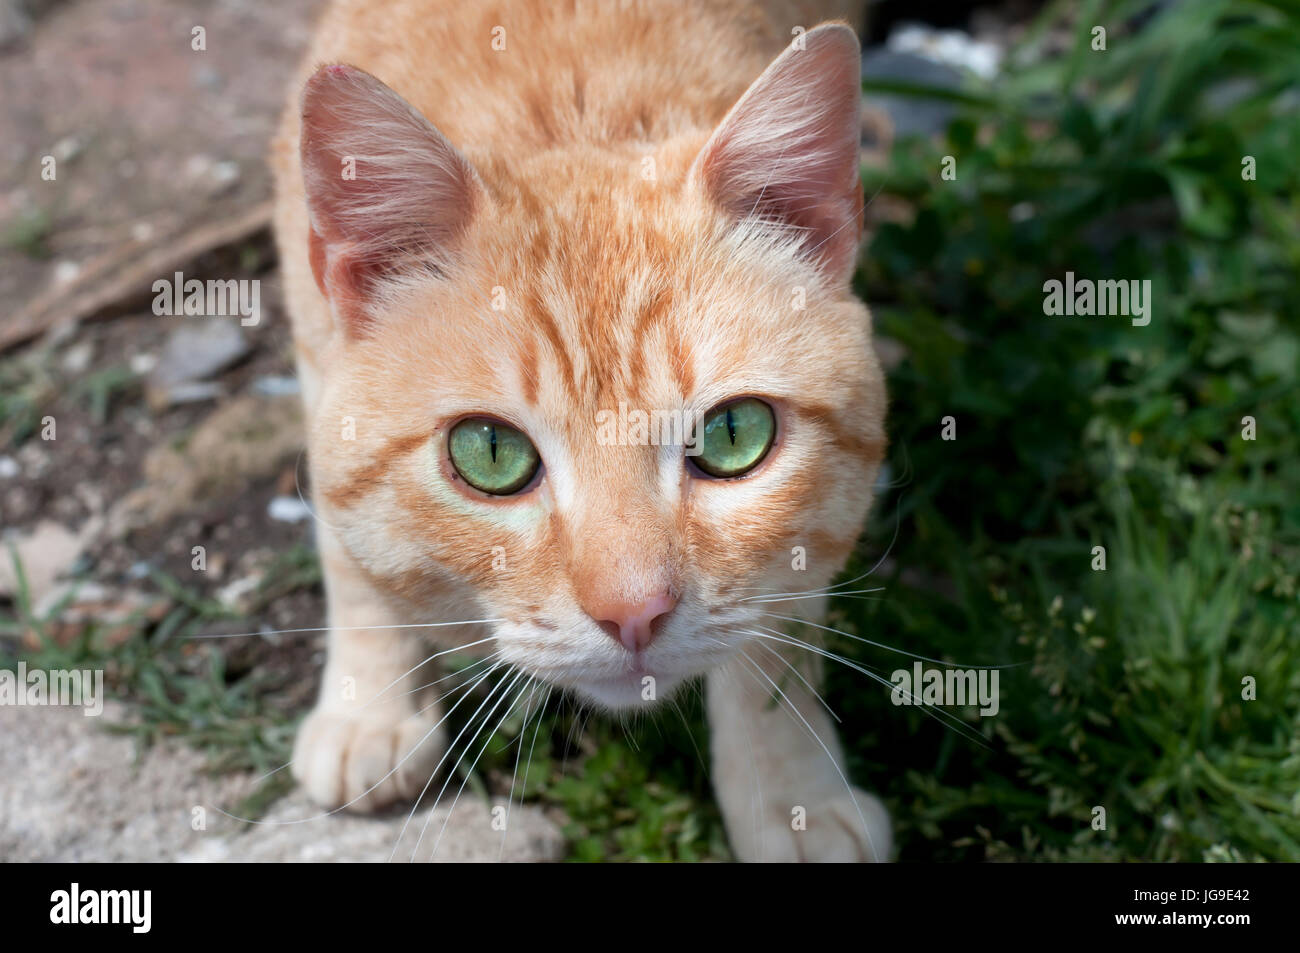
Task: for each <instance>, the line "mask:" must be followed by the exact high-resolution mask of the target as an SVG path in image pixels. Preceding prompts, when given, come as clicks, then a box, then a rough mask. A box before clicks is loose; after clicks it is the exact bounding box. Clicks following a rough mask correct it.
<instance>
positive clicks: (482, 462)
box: [447, 417, 541, 496]
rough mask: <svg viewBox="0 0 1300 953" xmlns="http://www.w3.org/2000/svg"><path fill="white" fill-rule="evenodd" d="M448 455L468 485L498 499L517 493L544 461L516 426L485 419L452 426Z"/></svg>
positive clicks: (476, 419)
mask: <svg viewBox="0 0 1300 953" xmlns="http://www.w3.org/2000/svg"><path fill="white" fill-rule="evenodd" d="M447 452H448V453H449V454H450V455H451V465H452V466H453V467H455V468H456V472H457V473H459V474H460V475H461V476H462V477H463V478H464V479H465V482H466V483H468V484H469V485H470V486H472V487H474V488H475V489H477V490H482V491H483V492H484V493H491V494H493V495H495V496H509V495H510V494H511V493H518V492H519V491H520V490H522V489H523V488H524V487H525V486H527V485H528V483H529V481H531V480H532V478H533V474H535V473H536V472H537V465H538V463H540V462H541V461H540V458H539V457H538V456H537V450H536V448H534V447H533V444H532V441H530V440H529V439H528V438H527V437H525V436H524V435H523V434H522V433H520V432H519V431H518V430H516V429H515V428H514V427H508V426H506V425H505V424H503V423H499V422H497V421H495V420H489V419H487V418H486V417H471V418H470V419H468V420H462V421H461V422H460V423H458V424H457V425H456V426H454V427H452V428H451V434H450V435H449V436H448V438H447Z"/></svg>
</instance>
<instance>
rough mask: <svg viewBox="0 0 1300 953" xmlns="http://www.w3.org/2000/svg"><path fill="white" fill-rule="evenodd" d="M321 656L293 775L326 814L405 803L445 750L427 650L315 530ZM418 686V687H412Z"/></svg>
mask: <svg viewBox="0 0 1300 953" xmlns="http://www.w3.org/2000/svg"><path fill="white" fill-rule="evenodd" d="M320 544H321V567H322V571H323V574H324V577H325V588H326V593H327V596H328V600H329V622H330V632H329V657H328V660H327V661H326V664H325V674H324V677H323V679H322V681H321V690H320V698H319V700H318V701H317V703H316V708H315V709H314V710H313V711H312V712H311V714H310V715H308V716H307V718H306V720H305V721H304V722H303V723H302V726H301V727H300V728H299V730H298V737H297V741H296V742H295V744H294V751H293V775H294V777H295V778H296V779H297V780H298V782H299V783H300V784H301V785H302V786H303V787H304V788H305V789H306V791H307V793H308V794H309V795H310V796H311V798H312V799H313V800H314V801H316V802H318V803H320V804H323V805H325V806H327V807H331V808H334V807H341V806H345V805H346V806H347V807H348V809H349V810H353V811H373V810H375V809H377V808H380V807H383V806H384V805H387V804H391V803H393V802H395V801H409V800H413V799H415V798H416V797H417V796H418V795H419V794H420V792H421V790H423V788H424V786H425V783H426V782H427V781H428V780H429V777H430V775H431V774H432V772H433V771H434V769H435V767H436V765H437V763H438V761H439V759H440V758H441V757H442V756H443V753H444V752H445V751H446V732H445V731H444V729H443V727H442V726H441V725H440V724H439V720H440V719H441V718H442V713H441V708H442V706H441V705H439V704H437V703H435V701H434V699H436V698H437V695H438V692H437V689H438V688H440V687H444V686H437V685H434V686H431V687H424V688H421V686H429V683H431V682H433V681H434V680H435V679H436V678H438V675H437V670H436V668H435V665H436V663H434V662H429V663H427V664H424V665H420V664H419V663H420V662H421V661H423V660H424V659H427V658H428V657H429V656H430V655H432V654H433V652H434V651H435V650H434V649H431V648H429V647H428V646H427V644H426V642H425V640H424V639H423V638H422V636H421V635H419V634H418V632H419V630H413V629H409V628H407V629H399V628H385V627H386V626H396V625H400V624H401V623H403V622H405V621H408V620H405V619H403V618H401V617H399V616H398V615H397V614H396V612H395V611H394V610H393V608H392V607H391V606H390V605H389V604H388V602H387V601H386V600H385V599H384V598H383V597H382V596H381V595H380V594H379V593H377V592H375V590H374V589H373V587H372V586H371V585H370V584H369V583H368V582H367V581H366V579H365V578H364V577H363V576H362V575H361V574H360V573H359V572H358V571H357V569H356V568H355V567H354V566H353V565H352V564H351V562H350V561H349V559H348V557H347V556H346V554H345V553H343V551H342V550H341V548H340V547H339V546H338V544H337V543H336V542H335V541H334V540H333V538H332V534H331V533H330V532H329V530H328V529H326V528H325V527H323V526H322V527H320ZM417 689H418V690H417Z"/></svg>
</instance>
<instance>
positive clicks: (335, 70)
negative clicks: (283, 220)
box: [301, 66, 484, 337]
mask: <svg viewBox="0 0 1300 953" xmlns="http://www.w3.org/2000/svg"><path fill="white" fill-rule="evenodd" d="M301 154H302V171H303V182H304V187H305V189H306V193H307V209H308V215H309V221H310V235H309V243H310V254H311V267H312V274H313V275H314V276H315V278H316V285H317V286H318V287H319V288H320V290H321V293H322V294H323V295H325V297H326V298H327V299H328V300H329V302H330V306H331V308H332V309H333V311H334V316H335V321H336V323H338V324H340V325H341V326H342V328H343V330H344V331H345V333H347V334H348V335H349V336H351V337H361V336H364V335H365V334H366V332H367V331H368V330H369V327H370V323H371V318H370V312H369V308H368V303H369V301H370V296H371V293H372V291H373V289H374V287H375V284H376V282H378V281H381V280H382V279H384V278H385V277H389V276H395V275H400V274H401V273H403V272H405V271H408V270H411V269H416V268H424V269H426V270H427V269H429V268H432V269H434V270H436V271H444V270H446V269H447V268H448V267H449V266H450V265H451V263H452V261H453V259H454V257H455V248H456V245H457V243H458V240H459V238H460V236H461V233H462V232H463V231H464V229H465V226H466V225H467V224H468V223H469V221H470V219H471V217H472V216H473V214H474V210H475V208H476V206H477V205H478V204H479V203H480V202H481V201H482V198H483V195H484V191H483V187H482V184H481V183H480V181H479V178H478V176H477V174H476V173H475V172H474V169H473V167H472V166H471V165H470V164H469V161H468V160H467V159H466V158H465V157H464V156H463V155H461V154H460V152H458V151H457V150H456V148H455V147H454V146H453V145H452V144H451V143H450V142H448V141H447V139H446V138H445V137H444V136H443V135H442V133H440V132H439V131H438V130H437V129H435V128H434V127H433V126H432V125H431V124H430V123H429V121H428V120H427V119H425V118H424V117H423V116H421V115H420V114H419V113H418V112H417V111H416V110H415V109H414V108H413V107H412V106H411V105H410V104H409V103H408V102H407V101H406V100H404V99H403V98H402V97H401V96H399V95H397V93H395V92H393V90H391V89H390V88H389V87H388V86H386V85H384V84H383V83H382V82H380V81H379V80H378V79H376V78H375V77H373V76H371V75H370V74H369V73H367V72H365V71H363V70H359V69H356V68H354V67H351V66H324V67H322V68H321V69H319V70H317V71H316V73H315V74H314V75H313V76H312V77H311V79H310V80H308V81H307V86H306V89H305V90H304V91H303V97H302V144H301Z"/></svg>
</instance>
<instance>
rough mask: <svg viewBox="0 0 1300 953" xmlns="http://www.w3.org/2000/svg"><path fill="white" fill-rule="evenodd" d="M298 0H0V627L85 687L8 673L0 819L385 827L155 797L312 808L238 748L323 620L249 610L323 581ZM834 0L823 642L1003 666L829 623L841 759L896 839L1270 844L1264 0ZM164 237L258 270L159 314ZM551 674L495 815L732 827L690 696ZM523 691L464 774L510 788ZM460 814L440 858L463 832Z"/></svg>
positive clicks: (914, 851) (372, 840) (1282, 847)
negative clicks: (849, 493)
mask: <svg viewBox="0 0 1300 953" xmlns="http://www.w3.org/2000/svg"><path fill="white" fill-rule="evenodd" d="M321 6H322V4H321V3H320V2H318V0H282V2H277V3H275V4H266V3H260V2H254V0H218V2H200V0H169V2H165V0H94V2H91V0H0V90H2V92H0V302H3V304H0V525H2V527H3V529H2V532H3V545H2V548H0V667H8V668H13V667H14V666H15V665H16V664H17V663H18V661H19V660H22V661H25V662H26V663H27V664H28V665H29V666H40V667H45V668H94V669H102V670H103V671H104V672H105V677H106V681H107V686H108V691H109V694H110V696H111V697H112V699H113V702H112V704H111V705H110V707H109V710H108V711H107V712H106V713H105V716H104V717H102V718H100V719H86V718H83V717H82V716H81V715H80V713H78V712H70V711H55V710H50V709H45V710H35V709H28V710H23V709H19V708H13V707H0V859H45V860H56V859H68V860H76V859H94V860H107V859H163V860H169V859H223V858H227V857H240V858H249V859H325V858H330V857H339V858H341V859H384V858H385V857H387V856H388V853H389V851H390V850H392V849H393V847H394V842H395V838H396V837H397V836H398V835H397V831H398V829H399V828H400V826H401V822H402V820H403V819H404V817H405V812H402V813H400V814H398V815H397V816H396V817H390V818H380V819H378V820H364V819H352V818H347V819H344V818H332V819H330V820H329V821H328V822H320V823H318V824H307V825H298V826H297V827H294V826H292V825H290V826H288V827H277V828H265V827H263V828H257V829H255V830H253V831H251V832H250V830H249V829H247V828H246V827H245V826H243V825H240V824H237V823H235V822H234V821H231V820H229V819H228V818H225V817H222V816H220V811H214V812H212V819H211V827H210V828H204V829H199V830H196V829H195V828H194V825H193V824H192V823H191V820H192V814H191V812H192V809H193V807H194V806H195V805H216V806H217V807H219V808H220V810H221V811H229V812H230V813H231V814H233V815H236V816H237V817H243V818H262V819H266V818H270V819H276V818H279V819H287V818H289V817H299V816H308V815H309V814H310V813H311V811H310V809H309V808H307V807H306V806H305V803H304V802H302V801H301V800H299V799H298V798H299V796H298V795H296V794H293V793H292V792H291V789H292V785H291V783H290V781H289V779H288V772H287V771H283V770H281V771H278V772H277V771H275V769H277V768H279V767H280V766H281V765H283V764H284V763H285V762H286V761H287V760H288V756H289V751H290V746H291V742H292V737H293V730H294V726H295V724H296V722H297V720H298V718H299V717H300V716H301V715H302V714H303V713H304V711H305V708H306V706H308V705H309V704H310V702H311V700H312V698H313V697H314V693H315V687H316V680H317V678H318V674H319V665H320V662H321V646H322V639H321V636H320V634H319V633H316V632H284V631H283V630H288V629H300V628H313V627H318V626H319V625H321V623H322V620H323V617H324V616H323V605H322V599H321V592H320V576H319V569H318V566H317V562H316V556H315V550H314V545H313V541H312V531H311V517H310V514H309V513H308V511H307V509H306V507H305V505H304V504H303V503H302V499H301V496H300V491H303V492H305V489H306V467H305V465H304V461H302V460H301V449H302V435H301V419H300V414H299V411H298V407H297V400H298V396H297V382H296V380H295V378H294V375H293V370H292V350H291V345H290V339H289V333H288V327H287V321H286V318H285V315H284V313H283V310H282V307H281V304H280V299H279V293H278V284H277V269H276V261H275V254H274V250H273V247H272V244H271V241H270V236H269V232H268V225H267V222H268V217H269V207H268V204H267V203H268V200H269V197H270V184H269V175H268V172H267V170H266V167H265V161H264V157H265V153H266V148H267V143H268V141H269V137H270V134H271V131H272V129H273V126H274V124H275V122H276V119H277V116H278V112H279V109H280V107H281V105H282V103H283V101H284V96H285V92H286V86H285V84H286V83H287V82H288V78H289V76H290V74H291V72H292V71H293V69H294V67H295V66H296V63H297V60H298V57H299V55H300V54H301V51H302V50H303V49H304V48H305V45H306V42H307V39H308V37H309V36H310V27H311V23H312V20H313V17H314V15H315V14H316V13H317V12H318V11H319V9H320V7H321ZM869 16H870V19H869V22H868V24H867V27H866V29H865V31H864V33H863V40H864V42H863V46H864V57H863V74H864V90H865V94H866V98H867V101H868V103H869V104H870V105H871V106H872V107H873V112H872V118H871V121H870V122H869V123H868V128H867V131H866V135H865V137H864V152H863V159H864V164H863V178H864V185H865V189H866V194H867V196H868V197H870V199H871V201H870V203H869V206H868V210H867V214H868V227H869V237H868V240H867V241H866V243H865V245H864V254H863V258H862V268H861V271H860V274H859V277H858V290H859V292H860V293H861V294H862V296H863V297H864V299H865V300H867V301H868V302H869V303H870V304H871V305H872V308H873V311H874V314H875V318H876V327H877V332H878V335H879V338H880V340H879V342H878V347H879V351H880V354H881V357H882V359H883V360H884V362H885V364H886V367H887V369H888V374H889V378H890V393H891V410H890V418H889V430H890V434H891V451H890V459H889V466H888V468H887V472H886V474H885V475H884V477H883V478H882V486H881V488H880V491H879V502H878V504H877V507H876V510H875V515H874V516H873V519H872V522H871V524H870V526H869V527H868V529H867V531H866V532H865V533H864V536H863V540H862V543H861V545H860V547H859V555H858V556H857V557H856V559H855V562H854V564H853V565H852V566H850V568H849V571H848V572H847V574H846V576H845V577H844V578H846V579H848V578H852V577H854V576H856V575H858V574H860V573H862V572H865V571H866V570H868V569H870V568H872V567H873V566H878V568H876V570H875V573H874V575H873V576H872V577H871V578H872V580H873V582H872V583H871V585H872V586H879V587H883V588H882V591H880V592H876V593H873V594H871V595H869V596H865V597H844V598H841V599H837V600H836V601H835V602H834V604H833V615H832V621H831V623H830V624H831V625H832V626H834V627H835V628H838V629H840V630H842V632H843V633H845V634H844V635H843V636H835V637H833V638H832V641H831V648H832V649H833V650H834V651H835V652H837V653H840V654H842V655H844V656H845V657H846V658H849V659H851V660H853V661H854V662H855V664H859V665H861V666H864V667H869V668H870V669H871V670H873V671H876V672H877V673H879V674H881V675H883V676H885V677H886V678H887V677H888V675H889V673H890V672H891V671H893V670H894V669H897V668H901V667H907V666H909V665H910V660H909V659H908V658H906V657H905V656H904V655H901V654H897V653H895V652H889V651H886V650H883V649H880V648H877V647H872V646H869V645H865V644H863V643H861V642H859V641H857V640H856V639H854V638H853V636H859V637H865V638H869V639H871V640H872V641H874V642H877V643H883V644H885V645H888V646H892V647H896V648H897V649H899V650H901V651H903V652H910V653H916V654H919V655H924V656H931V657H935V658H943V659H945V660H950V661H955V662H960V663H963V664H982V665H992V664H1001V665H1013V666H1015V667H1014V668H1011V669H1007V670H1004V671H1003V673H1002V684H1001V689H1002V690H1001V696H1002V700H1001V710H1000V712H999V714H998V716H997V717H996V718H978V717H976V715H975V712H974V710H973V709H970V710H962V709H954V710H953V714H955V715H956V716H957V717H958V718H959V719H961V720H964V721H965V729H964V730H962V731H959V730H956V729H955V728H954V727H953V726H951V725H947V724H945V723H943V722H942V721H940V720H939V719H936V718H933V717H927V714H929V713H927V712H925V711H921V710H917V709H914V708H909V707H896V706H894V705H893V704H891V702H890V695H889V691H888V689H887V688H883V687H880V686H879V685H877V684H875V683H873V682H870V681H868V680H867V679H866V678H864V677H863V676H862V675H861V674H860V673H858V672H855V671H852V670H850V669H848V668H846V667H844V666H838V665H834V666H832V667H831V668H832V670H831V671H830V673H829V675H830V684H829V686H828V690H827V691H826V692H825V693H824V694H825V695H826V697H827V699H828V701H829V702H830V704H831V706H832V708H834V709H835V711H836V713H837V715H838V717H840V718H841V719H842V721H843V727H842V735H843V737H844V738H845V740H846V746H847V747H848V748H849V757H850V767H851V769H852V773H853V775H854V778H855V780H857V781H858V782H859V783H861V784H862V785H863V786H864V787H867V788H869V789H872V790H875V791H879V792H880V793H881V794H882V796H884V798H885V799H886V800H887V801H888V802H889V804H890V806H891V808H892V810H893V813H894V816H895V820H896V824H897V827H898V829H897V840H898V845H899V857H900V859H901V860H903V861H981V860H1064V859H1070V860H1183V861H1201V860H1206V861H1234V860H1259V859H1270V860H1300V589H1298V588H1297V575H1298V574H1300V462H1298V460H1300V286H1298V284H1300V283H1298V282H1297V279H1296V274H1297V266H1298V265H1300V199H1298V198H1297V196H1298V195H1300V190H1298V189H1297V184H1298V180H1300V163H1297V162H1296V158H1295V157H1296V155H1297V154H1300V56H1298V55H1297V50H1300V3H1296V2H1294V0H1231V2H1228V0H1195V2H1191V0H1188V2H1151V0H1141V2H1138V0H1134V2H1123V0H1115V2H1100V0H1098V2H1082V3H1068V4H1042V3H1035V2H1028V0H1003V2H999V0H990V2H988V3H981V4H977V5H972V4H960V3H926V2H921V0H910V2H906V3H903V2H892V0H886V2H880V3H875V4H872V6H871V9H870V14H869ZM196 27H202V33H201V43H202V47H203V48H202V49H198V48H196V45H195V44H196V42H197V41H198V40H199V34H196V33H195V28H196ZM1098 28H1100V30H1101V32H1100V33H1098ZM51 160H52V161H51ZM945 168H946V169H948V170H950V172H951V173H952V174H950V175H944V174H942V173H943V170H944V169H945ZM51 171H52V173H53V174H52V176H51ZM178 271H180V272H183V273H184V275H185V277H186V278H191V277H194V278H200V279H204V278H209V277H211V278H220V279H229V278H248V279H254V278H255V279H258V280H260V281H261V306H262V314H261V320H260V321H259V322H258V323H257V324H256V325H253V326H241V325H240V323H239V322H237V321H234V320H231V319H230V318H213V319H201V320H195V319H187V320H185V321H184V322H180V321H177V320H176V319H170V318H166V317H157V316H155V315H154V314H153V313H152V310H151V301H152V298H153V293H152V290H151V288H152V283H153V282H154V281H155V280H157V279H159V278H166V277H170V276H172V275H173V274H174V273H175V272H178ZM1067 272H1073V273H1074V274H1075V275H1076V276H1079V277H1086V278H1093V279H1103V278H1111V279H1123V280H1139V281H1141V280H1149V281H1150V282H1151V289H1152V311H1151V321H1150V323H1149V324H1148V325H1146V326H1134V325H1132V324H1131V323H1130V321H1129V320H1128V319H1127V318H1124V317H1114V316H1112V317H1101V316H1093V317H1083V316H1050V315H1046V314H1045V313H1044V307H1043V300H1044V290H1043V285H1044V282H1046V281H1048V280H1051V279H1057V280H1063V279H1064V278H1065V275H1066V273H1067ZM946 417H952V418H953V420H954V422H955V426H956V435H957V438H956V439H955V440H944V439H942V437H941V429H942V426H943V424H942V421H943V419H944V418H946ZM51 437H53V438H54V439H50V438H51ZM1097 547H1102V548H1103V549H1104V555H1103V559H1104V562H1102V563H1099V562H1098V550H1097ZM200 564H201V565H200ZM1102 566H1104V568H1101V567H1102ZM853 588H855V589H857V588H861V587H858V586H855V587H853ZM245 633H255V634H248V635H246V634H245ZM197 635H227V636H231V637H230V638H221V639H196V638H194V637H195V636H197ZM1248 689H1249V690H1248ZM1244 696H1250V697H1244ZM587 714H588V713H584V712H578V711H575V710H574V709H573V708H572V707H571V706H569V705H566V704H562V703H557V704H554V705H553V706H552V707H551V709H549V710H548V711H547V713H546V715H545V717H544V718H542V719H540V720H538V721H537V722H536V723H535V726H534V725H530V726H529V737H528V740H529V741H530V742H532V744H531V745H530V748H529V750H530V751H531V753H532V755H531V763H530V767H529V770H528V784H527V785H526V788H525V790H524V791H523V797H524V800H525V802H526V805H525V806H524V807H522V808H520V807H516V810H517V811H519V812H520V813H519V815H518V816H519V817H520V818H521V819H522V820H521V821H520V825H519V826H520V829H521V831H522V832H521V833H520V834H519V835H518V836H517V839H516V840H515V841H514V843H513V845H512V847H511V848H510V851H511V853H510V856H511V857H513V858H515V859H529V860H540V859H586V860H596V859H611V860H725V859H728V857H729V855H728V852H727V848H726V842H725V837H724V834H723V831H722V828H721V824H720V821H719V819H718V816H717V812H716V809H715V807H714V806H713V804H712V801H711V797H710V794H709V789H708V780H707V772H706V771H705V770H704V768H703V766H702V760H703V759H704V758H705V757H706V753H707V743H708V741H707V732H706V731H705V729H704V725H703V719H702V715H701V712H700V710H699V704H698V699H697V698H695V697H694V696H692V697H690V698H683V700H682V704H681V706H680V708H679V710H673V711H669V712H667V713H665V715H664V716H663V717H662V718H660V719H657V720H653V721H651V722H649V723H648V724H645V725H642V726H638V727H635V728H633V727H628V726H622V725H618V724H611V723H607V722H603V721H602V720H601V719H599V718H588V717H587ZM65 716H66V717H65ZM519 721H520V720H519V719H518V718H515V719H514V720H513V722H511V721H508V722H507V723H506V724H505V725H504V726H503V727H502V728H501V729H500V731H499V732H498V736H499V737H497V738H494V739H493V741H492V743H491V744H489V745H488V746H487V747H486V748H485V750H484V755H483V757H482V758H481V759H480V760H479V761H478V762H477V764H476V765H475V766H474V767H473V768H466V767H465V766H463V765H461V766H458V769H457V770H458V772H459V775H458V776H457V777H456V779H455V782H454V784H453V786H452V789H453V790H455V788H456V787H457V786H459V785H464V787H465V789H466V792H467V793H466V801H467V802H474V803H473V804H472V805H468V806H465V807H462V808H460V809H459V810H461V811H468V810H475V809H477V810H480V811H483V810H486V804H488V803H489V802H490V801H491V799H493V798H495V799H497V800H498V801H499V800H500V799H501V798H503V797H506V796H508V792H509V791H510V789H511V786H512V780H511V779H512V777H514V775H515V771H514V767H515V761H516V757H517V753H518V752H519V751H520V750H522V749H523V744H524V738H523V737H521V735H520V733H521V729H522V725H521V724H520V723H519ZM534 727H536V729H537V730H536V734H534ZM458 728H459V725H457V726H454V728H453V730H458ZM535 738H540V741H534V739H535ZM51 752H60V754H59V756H58V757H57V758H55V757H51ZM514 793H515V796H516V798H518V797H519V796H520V790H519V788H518V786H516V787H515V791H514ZM1097 806H1102V807H1105V809H1106V814H1107V824H1106V827H1105V829H1104V830H1098V829H1095V827H1094V825H1093V823H1092V821H1093V817H1094V808H1095V807H1097ZM440 810H442V809H440ZM460 816H461V815H460V814H459V813H458V814H457V817H458V818H459V817H460ZM326 824H328V825H329V826H328V827H327V826H326ZM479 826H481V825H479ZM475 827H476V825H472V824H464V825H454V826H452V828H451V830H450V831H449V837H451V838H452V840H453V841H455V844H453V846H452V848H451V850H450V854H449V857H448V859H457V858H459V859H471V858H488V859H495V857H496V856H497V840H499V838H489V839H488V841H487V842H486V843H480V842H478V841H476V840H475V839H474V835H473V831H472V829H473V828H475ZM462 829H463V830H464V831H465V833H464V834H460V833H455V834H453V833H452V832H453V831H461V830H462ZM513 836H515V835H512V837H513ZM444 850H447V848H445V847H444ZM441 856H442V855H441V854H440V857H441Z"/></svg>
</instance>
